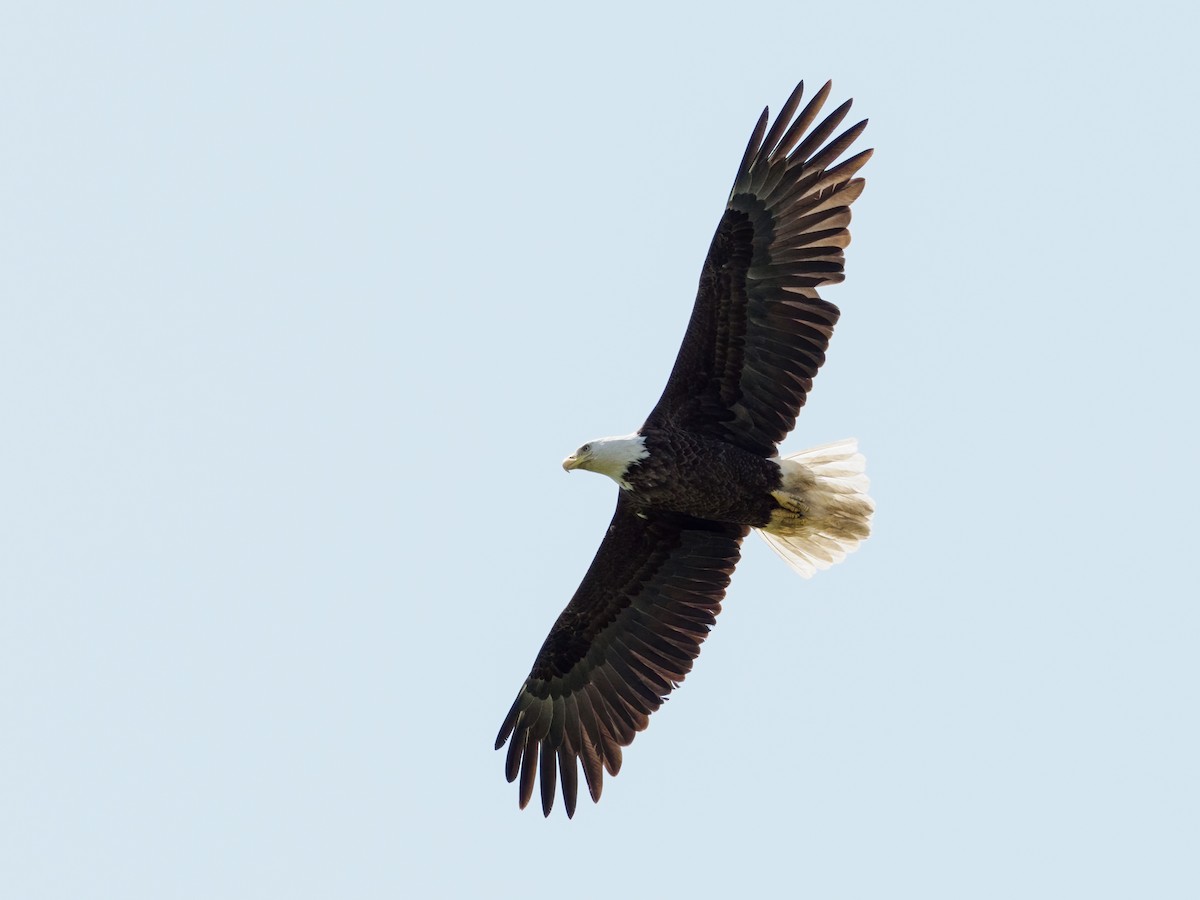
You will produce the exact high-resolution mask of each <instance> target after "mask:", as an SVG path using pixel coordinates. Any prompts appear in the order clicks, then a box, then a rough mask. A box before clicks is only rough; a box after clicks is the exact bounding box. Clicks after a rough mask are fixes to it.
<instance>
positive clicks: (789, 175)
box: [643, 82, 871, 456]
mask: <svg viewBox="0 0 1200 900" xmlns="http://www.w3.org/2000/svg"><path fill="white" fill-rule="evenodd" d="M829 88H830V85H829V83H826V84H825V86H824V87H822V88H821V90H820V91H818V92H817V94H816V95H815V96H814V97H813V99H812V100H811V101H809V103H808V105H807V106H805V108H804V109H803V110H802V111H801V112H800V114H799V115H798V116H796V110H797V108H798V107H799V105H800V98H801V95H802V93H803V90H804V82H801V83H800V84H799V85H798V86H797V87H796V90H795V91H793V92H792V96H791V97H789V98H788V101H787V103H785V104H784V106H783V109H782V110H781V111H780V113H779V116H778V117H777V118H776V120H775V123H774V124H773V125H772V126H771V129H770V131H769V132H768V131H767V120H768V112H767V110H763V113H762V116H761V117H760V118H759V120H758V125H757V126H756V128H755V129H754V134H753V135H752V136H751V138H750V143H749V145H748V146H747V147H746V153H745V156H744V157H743V158H742V163H741V165H740V166H739V167H738V173H737V178H736V179H734V184H733V190H732V191H731V192H730V195H729V203H728V205H727V206H726V209H725V214H724V215H723V216H722V217H721V223H720V225H718V226H717V233H716V235H715V236H714V237H713V241H712V246H711V247H710V248H709V251H708V258H707V259H706V260H705V261H704V268H703V270H702V271H701V274H700V289H699V291H698V293H697V295H696V305H695V307H694V308H693V310H692V318H691V322H690V323H689V325H688V330H687V335H686V336H685V337H684V341H683V346H682V347H680V349H679V356H678V357H677V358H676V360H675V368H674V369H673V370H672V372H671V377H670V378H669V379H668V381H667V386H666V389H665V390H664V391H663V394H662V397H661V398H660V399H659V401H658V404H657V405H656V406H655V407H654V410H653V411H652V412H651V413H650V417H649V418H648V419H647V420H646V425H645V426H643V427H651V428H653V427H662V426H664V425H670V426H673V427H676V428H685V429H687V430H689V431H694V432H698V433H701V434H706V435H708V436H710V437H714V438H718V439H720V440H725V441H729V442H730V443H733V444H737V445H738V446H741V447H743V448H745V449H747V450H750V451H753V452H754V453H758V454H760V455H763V456H769V455H771V454H773V453H774V452H775V446H776V444H778V443H779V442H780V441H781V440H782V439H783V438H784V436H785V435H786V434H787V433H788V432H789V431H791V430H792V427H793V426H794V425H795V424H796V416H797V415H798V414H799V412H800V407H802V406H803V405H804V401H805V398H806V397H807V395H808V391H809V389H810V388H811V387H812V379H813V376H814V375H816V374H817V369H819V368H820V367H821V363H823V362H824V361H825V348H826V347H827V346H828V345H829V337H830V335H831V334H832V333H833V326H834V324H835V323H836V322H837V319H838V315H839V313H838V308H837V307H836V306H834V305H833V304H832V303H828V302H826V301H825V300H822V299H821V298H820V297H819V296H818V295H817V291H816V288H817V287H818V286H819V285H822V284H834V283H836V282H839V281H841V280H842V278H843V275H842V264H843V257H842V249H843V248H844V247H845V246H846V245H847V244H849V243H850V232H849V231H847V230H846V226H847V225H849V224H850V204H851V203H853V202H854V200H855V199H856V198H857V197H858V195H859V194H861V193H862V189H863V185H864V181H863V179H861V178H855V177H854V174H855V172H857V171H858V170H859V169H860V168H861V167H862V166H863V164H864V163H866V161H867V160H868V159H869V158H870V156H871V151H870V150H866V151H864V152H862V153H859V154H858V155H856V156H852V157H850V158H849V159H847V160H845V161H844V162H842V163H841V164H839V165H834V163H835V162H836V161H837V159H838V157H839V156H841V155H842V153H843V152H844V151H845V150H846V149H847V148H848V147H849V146H850V145H851V144H852V143H853V142H854V139H855V138H857V137H858V136H859V134H861V133H862V130H863V129H864V128H865V127H866V125H867V123H866V120H863V121H862V122H859V123H858V124H857V125H854V126H852V127H851V128H849V129H847V130H846V131H844V132H842V133H841V134H840V135H838V136H837V137H835V138H833V139H832V140H829V136H830V135H831V134H833V132H834V130H835V129H836V128H837V127H838V126H839V125H840V124H841V122H842V120H843V119H844V118H845V117H846V113H847V112H849V110H850V103H851V101H849V100H847V101H846V102H845V103H843V104H842V105H841V106H839V107H838V108H837V109H836V110H834V111H833V112H832V113H830V115H829V116H828V117H826V118H825V119H824V121H822V122H821V123H820V124H819V125H817V126H816V127H815V128H813V129H812V130H811V131H809V130H808V129H809V126H811V125H812V123H813V122H814V121H815V120H816V118H817V115H818V114H819V113H820V111H821V107H822V106H823V105H824V103H825V99H826V98H827V97H828V96H829ZM793 116H796V118H795V120H794V121H793ZM806 132H807V133H806ZM764 135H765V136H764Z"/></svg>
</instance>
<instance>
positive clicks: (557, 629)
mask: <svg viewBox="0 0 1200 900" xmlns="http://www.w3.org/2000/svg"><path fill="white" fill-rule="evenodd" d="M746 532H747V529H746V528H744V527H742V526H738V525H725V524H721V523H717V522H706V521H703V520H700V519H692V518H689V517H686V516H674V515H660V514H657V513H653V512H651V513H648V514H646V516H645V518H643V517H642V516H641V515H639V514H638V513H637V512H634V510H633V509H632V507H631V505H630V504H629V503H628V502H627V501H626V500H625V496H624V494H623V493H622V495H621V497H620V499H618V501H617V511H616V514H615V515H614V516H613V520H612V523H611V524H610V525H609V526H608V533H607V534H606V535H605V537H604V540H603V542H601V544H600V549H599V550H598V551H597V552H596V558H595V559H594V560H593V561H592V565H591V567H590V568H589V569H588V571H587V574H586V575H585V576H584V577H583V583H582V584H580V585H579V590H577V591H576V592H575V596H574V597H572V598H571V602H570V603H568V604H567V608H566V609H564V610H563V611H562V614H561V615H560V616H559V617H558V620H557V621H556V622H555V623H554V627H553V628H551V629H550V634H549V635H548V636H547V637H546V642H545V643H544V644H542V649H541V650H540V651H539V652H538V655H537V659H536V660H535V661H534V664H533V671H531V672H530V673H529V677H528V678H526V679H525V684H524V685H523V686H522V687H521V691H520V693H519V694H518V695H517V699H516V702H514V703H513V705H512V709H510V710H509V713H508V716H507V718H505V720H504V724H503V725H502V726H501V728H500V734H499V735H498V736H497V738H496V749H497V750H499V749H500V748H501V747H502V746H504V742H505V741H506V740H508V739H509V738H510V737H511V739H512V743H511V744H509V747H508V759H507V764H506V768H505V774H506V775H507V777H508V780H509V781H510V782H511V781H515V780H516V779H517V776H518V774H519V775H520V778H521V783H520V801H521V807H522V808H524V807H525V805H526V804H527V803H528V802H529V798H530V797H531V796H532V795H533V786H534V780H535V778H536V776H537V771H538V766H539V765H540V766H541V773H542V774H541V795H542V812H543V813H544V814H545V815H549V814H550V808H551V806H552V805H553V804H554V793H555V772H556V769H557V774H558V778H559V779H561V781H562V790H563V802H564V803H565V804H566V808H567V815H568V816H573V815H574V814H575V801H576V794H577V788H578V784H579V774H578V768H577V767H576V761H579V762H582V764H583V775H584V778H585V779H586V781H587V786H588V791H589V793H590V794H591V795H592V800H593V801H595V800H599V799H600V791H601V789H602V787H603V781H602V780H603V775H604V770H605V769H607V770H608V773H609V774H610V775H616V774H617V772H618V770H619V769H620V768H621V748H622V747H627V746H628V745H629V744H630V743H632V741H633V738H634V736H635V735H636V734H637V732H639V731H641V730H642V729H644V728H645V727H646V725H647V723H648V720H649V716H650V713H652V712H654V711H655V710H656V709H658V708H659V706H661V705H662V702H663V699H664V698H665V697H666V695H667V694H668V693H670V691H671V689H672V688H674V687H675V686H676V685H677V684H679V682H681V681H683V679H684V676H685V675H687V673H688V672H689V671H691V668H692V661H693V660H694V659H695V658H696V656H697V655H698V654H699V652H700V643H701V642H702V641H703V640H704V638H705V637H706V636H707V634H708V630H709V628H710V627H711V626H712V624H713V623H714V622H715V621H716V616H717V613H718V612H720V610H721V599H722V598H723V597H724V596H725V588H726V587H727V586H728V585H729V577H730V575H732V574H733V568H734V566H735V565H737V561H738V557H739V555H740V552H741V542H742V538H743V537H745V535H746Z"/></svg>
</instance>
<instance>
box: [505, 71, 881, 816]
mask: <svg viewBox="0 0 1200 900" xmlns="http://www.w3.org/2000/svg"><path fill="white" fill-rule="evenodd" d="M829 91H830V84H829V83H826V84H825V85H824V87H822V88H821V89H820V90H819V91H817V93H816V95H815V96H814V97H813V98H812V99H811V100H810V101H809V102H808V103H807V104H806V105H805V106H804V108H803V109H800V103H801V99H802V96H803V93H804V83H803V82H801V83H800V84H799V85H797V87H796V89H795V90H794V91H793V92H792V95H791V96H790V97H789V98H788V100H787V102H786V103H785V104H784V105H783V108H782V109H781V110H780V112H779V115H778V116H777V117H776V119H775V121H774V123H772V124H771V125H770V128H768V122H769V113H768V110H765V109H764V110H763V112H762V115H761V116H760V117H759V120H758V123H757V125H756V126H755V128H754V133H753V134H752V135H751V137H750V143H749V144H748V145H747V147H746V152H745V155H744V156H743V157H742V162H741V164H740V165H739V166H738V169H737V176H736V177H735V178H734V182H733V189H732V190H731V191H730V193H729V201H728V203H727V204H726V206H725V211H724V213H723V215H722V216H721V221H720V223H719V224H718V225H717V233H716V234H715V235H714V236H713V240H712V245H711V246H710V247H709V251H708V257H707V258H706V259H705V260H704V267H703V268H702V269H701V272H700V287H699V290H698V291H697V294H696V303H695V306H694V307H693V309H692V317H691V321H690V322H689V323H688V327H687V332H686V334H685V335H684V338H683V345H682V346H681V347H680V348H679V355H678V356H677V357H676V360H675V367H674V369H672V371H671V376H670V378H669V379H668V380H667V386H666V388H665V389H664V390H663V393H662V396H661V397H660V398H659V401H658V403H657V404H656V405H655V407H654V409H653V410H651V412H650V415H649V417H648V418H647V419H646V421H645V424H643V425H642V427H641V428H639V429H638V430H637V431H636V432H634V433H633V434H630V435H625V436H621V437H608V438H600V439H598V440H594V441H591V442H589V443H586V444H584V445H583V446H582V447H580V448H579V449H578V450H576V451H575V452H574V453H572V454H571V455H570V456H568V457H567V458H566V459H565V460H564V461H563V468H564V469H566V470H568V471H570V470H572V469H590V470H591V471H593V472H599V473H601V474H604V475H607V476H609V477H610V478H612V479H613V480H614V481H615V482H616V483H617V484H618V485H619V488H620V489H619V491H618V496H617V509H616V513H615V514H614V515H613V519H612V523H611V524H610V525H609V526H608V532H607V533H606V534H605V537H604V540H603V541H602V542H601V544H600V549H599V550H598V551H597V552H596V558H595V559H594V560H593V561H592V564H591V567H590V568H589V569H588V571H587V574H586V575H584V577H583V582H582V584H580V585H579V589H578V590H577V591H576V592H575V596H574V597H572V598H571V601H570V602H569V603H568V604H567V607H566V609H564V610H563V611H562V614H561V615H559V617H558V619H557V620H556V621H555V623H554V626H553V627H552V628H551V629H550V634H549V635H548V636H547V637H546V641H545V643H543V644H542V648H541V650H540V651H538V655H537V658H536V659H535V660H534V663H533V669H532V671H531V672H530V673H529V677H528V678H526V679H525V683H524V684H523V685H522V686H521V690H520V692H519V693H518V694H517V699H516V701H515V702H514V703H513V705H512V708H511V709H510V710H509V712H508V715H507V716H506V717H505V719H504V724H503V725H502V726H501V727H500V733H499V735H498V736H497V738H496V749H497V750H498V749H500V748H501V747H503V746H504V744H505V742H506V741H507V742H509V745H508V755H507V759H506V764H505V775H506V776H507V778H508V780H509V781H510V782H512V781H516V780H518V778H519V779H520V786H519V797H520V804H521V807H522V808H524V807H525V806H526V804H528V802H529V800H530V798H531V797H532V795H533V789H534V786H535V783H536V784H538V785H539V786H540V793H541V801H542V811H543V813H544V814H545V815H549V814H550V809H551V807H552V806H553V804H554V795H555V789H556V782H561V784H562V795H563V803H564V805H565V806H566V811H567V815H568V816H573V815H574V814H575V805H576V800H577V797H578V787H579V768H580V766H579V765H577V764H582V769H583V777H584V779H585V781H586V782H587V788H588V793H589V794H591V797H592V800H593V801H598V800H599V799H600V792H601V789H602V787H603V778H604V772H605V771H607V772H608V773H609V774H610V775H616V774H617V772H618V771H619V770H620V768H621V748H622V747H627V746H629V744H630V743H632V742H633V738H634V736H635V735H636V734H637V733H638V732H639V731H641V730H642V729H644V728H645V727H646V725H647V723H648V721H649V717H650V714H651V713H652V712H654V711H655V710H656V709H658V708H659V707H660V706H661V705H662V703H663V701H664V699H665V698H666V695H667V694H668V693H670V691H671V690H672V689H673V688H674V687H676V686H677V685H678V684H679V683H680V682H681V681H683V679H684V677H685V676H686V675H687V673H688V672H689V671H691V668H692V662H693V660H695V658H696V656H697V655H698V654H699V652H700V644H701V642H702V641H703V640H704V638H705V637H706V636H707V634H708V631H709V629H710V628H711V627H712V625H713V624H714V623H715V621H716V616H717V613H718V612H720V609H721V600H722V598H723V597H724V596H725V589H726V587H727V586H728V585H729V578H730V576H731V575H732V573H733V569H734V566H736V565H737V562H738V556H739V554H740V551H741V543H742V539H743V538H744V537H745V536H746V535H747V534H748V533H749V531H750V529H751V528H755V529H758V531H759V533H760V534H762V535H763V537H764V538H766V540H767V542H768V543H769V544H770V545H771V547H772V548H773V549H774V550H775V551H776V552H777V553H778V554H779V555H780V556H782V557H783V558H784V559H785V560H786V561H787V562H788V563H789V564H790V565H791V566H792V567H793V568H794V569H795V570H796V571H798V572H799V573H800V574H801V575H803V576H805V577H808V576H810V575H811V574H813V572H814V571H816V570H817V569H823V568H826V567H828V566H830V565H831V564H833V563H835V562H838V561H840V560H841V559H843V558H844V557H845V555H846V553H847V552H849V551H851V550H854V549H855V548H856V547H857V546H858V544H859V542H861V541H862V540H864V539H865V538H866V537H867V535H868V533H869V530H870V518H871V514H872V512H873V511H874V504H873V503H872V501H871V498H870V497H869V496H868V495H867V493H866V491H867V487H868V483H867V477H866V475H865V474H864V469H865V462H864V460H863V457H862V455H861V454H860V453H859V452H858V448H857V445H856V443H855V442H854V441H853V440H844V441H839V442H837V443H834V444H827V445H825V446H823V447H817V448H815V449H812V450H806V451H803V452H801V453H797V454H793V455H791V456H785V457H782V458H781V457H780V456H779V452H778V444H779V442H780V441H782V440H783V438H784V437H785V436H786V435H787V434H788V432H790V431H791V430H792V428H793V426H794V425H795V424H796V416H797V415H798V414H799V412H800V407H802V406H803V405H804V401H805V399H806V398H807V396H808V392H809V389H810V388H811V387H812V380H813V376H815V375H816V374H817V369H819V368H820V366H821V363H822V362H824V359H825V348H826V347H827V346H828V345H829V338H830V336H831V335H832V334H833V326H834V324H835V323H836V322H837V320H838V316H839V312H838V308H837V307H836V306H834V305H833V304H832V303H829V302H828V301H826V300H823V299H821V297H820V296H818V294H817V288H818V287H820V286H821V285H826V284H835V283H837V282H839V281H841V280H842V278H843V274H842V269H843V261H844V260H843V255H842V251H843V249H844V248H845V247H846V246H847V245H848V244H849V243H850V232H849V231H848V230H847V226H848V225H849V224H850V204H851V203H853V202H854V201H855V200H856V199H857V198H858V196H859V194H861V193H862V190H863V185H864V181H863V179H861V178H856V177H854V176H855V174H856V173H857V172H858V170H859V169H860V168H862V166H863V165H864V164H865V163H866V161H867V160H868V159H869V158H870V156H871V151H870V150H864V151H862V152H861V153H858V154H856V155H854V156H851V157H849V158H847V159H845V160H842V161H841V162H839V161H838V160H839V158H840V157H841V156H842V154H843V153H844V152H845V151H846V150H847V149H848V148H849V147H850V145H851V144H853V142H854V141H855V139H856V138H857V137H858V136H859V135H860V134H861V133H862V131H863V129H864V128H865V127H866V124H867V123H866V121H865V120H864V121H862V122H859V123H858V124H856V125H853V126H851V127H850V128H848V129H846V130H845V131H842V132H841V133H840V134H838V135H837V136H836V137H831V136H832V135H833V134H834V132H835V131H837V129H838V127H839V126H840V125H841V123H842V121H843V119H845V117H846V114H847V113H848V112H849V110H850V103H851V101H849V100H847V101H846V102H845V103H843V104H842V105H841V106H839V107H838V108H837V109H835V110H834V111H833V112H832V113H830V114H829V115H828V116H826V117H825V118H824V119H822V120H821V121H820V124H817V125H815V127H814V125H813V123H814V122H816V121H817V119H818V116H819V115H820V112H821V108H822V107H823V106H824V104H825V101H826V99H827V98H828V96H829ZM539 770H540V773H541V774H540V779H539V777H538V773H539Z"/></svg>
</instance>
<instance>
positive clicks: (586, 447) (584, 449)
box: [579, 444, 592, 453]
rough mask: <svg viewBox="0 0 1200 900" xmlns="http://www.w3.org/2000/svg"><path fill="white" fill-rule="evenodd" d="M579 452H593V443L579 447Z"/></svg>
mask: <svg viewBox="0 0 1200 900" xmlns="http://www.w3.org/2000/svg"><path fill="white" fill-rule="evenodd" d="M579 452H580V453H591V452H592V445H591V444H584V445H583V446H582V447H580V448H579Z"/></svg>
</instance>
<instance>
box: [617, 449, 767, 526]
mask: <svg viewBox="0 0 1200 900" xmlns="http://www.w3.org/2000/svg"><path fill="white" fill-rule="evenodd" d="M641 435H642V436H643V437H644V438H645V440H646V450H647V451H649V456H647V457H646V458H645V459H644V460H641V461H639V462H636V463H634V464H633V465H632V466H630V468H629V471H628V472H626V474H625V480H626V481H628V482H629V488H628V489H627V491H626V494H627V497H628V499H629V500H632V501H633V502H634V504H635V505H637V506H642V507H649V508H652V509H659V510H668V511H670V512H676V513H683V514H685V515H689V516H695V517H696V518H698V519H707V520H709V521H711V522H729V523H733V524H738V525H753V526H756V527H762V526H763V525H766V524H767V523H768V522H769V521H770V519H771V513H772V512H774V511H775V510H777V509H778V508H779V504H778V503H777V502H776V500H775V498H774V497H773V496H771V492H772V491H776V490H778V489H779V487H780V484H781V482H782V471H781V470H780V468H779V464H778V463H776V462H775V461H774V460H770V459H764V458H763V457H761V456H758V455H757V454H754V453H751V452H750V451H748V450H743V449H742V448H740V447H736V446H734V445H733V444H728V443H726V442H724V441H718V440H713V439H712V438H707V437H703V436H701V435H698V434H693V433H691V432H688V431H679V430H674V429H672V430H664V429H652V428H647V429H643V430H642V431H641Z"/></svg>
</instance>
